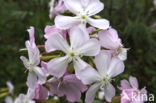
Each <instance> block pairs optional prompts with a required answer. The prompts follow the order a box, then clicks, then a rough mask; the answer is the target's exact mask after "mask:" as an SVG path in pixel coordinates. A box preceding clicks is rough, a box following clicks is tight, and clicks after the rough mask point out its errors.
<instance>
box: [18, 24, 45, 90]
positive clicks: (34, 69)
mask: <svg viewBox="0 0 156 103" xmlns="http://www.w3.org/2000/svg"><path fill="white" fill-rule="evenodd" d="M28 31H29V35H30V41H29V40H28V41H26V43H25V45H26V48H27V50H28V57H29V60H28V59H27V58H26V57H24V56H21V57H20V59H21V60H22V61H23V63H24V66H25V67H26V68H27V70H29V74H28V78H27V86H28V87H30V88H31V89H35V88H36V86H37V81H38V80H39V81H40V83H41V84H43V83H45V81H46V77H45V75H44V72H43V70H42V68H40V67H39V66H38V65H39V64H40V52H39V50H38V48H37V47H36V44H35V42H34V36H32V35H34V28H33V27H32V28H31V29H29V30H28Z"/></svg>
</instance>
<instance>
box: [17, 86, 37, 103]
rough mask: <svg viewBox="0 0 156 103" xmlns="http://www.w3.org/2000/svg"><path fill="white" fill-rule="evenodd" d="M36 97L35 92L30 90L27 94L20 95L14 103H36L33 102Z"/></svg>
mask: <svg viewBox="0 0 156 103" xmlns="http://www.w3.org/2000/svg"><path fill="white" fill-rule="evenodd" d="M33 97H34V91H33V90H31V89H30V88H29V89H28V92H27V94H26V95H25V94H20V95H19V96H18V97H17V98H16V99H15V102H14V103H35V101H34V100H32V99H33Z"/></svg>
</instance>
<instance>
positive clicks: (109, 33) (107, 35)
mask: <svg viewBox="0 0 156 103" xmlns="http://www.w3.org/2000/svg"><path fill="white" fill-rule="evenodd" d="M98 35H99V39H100V43H101V45H102V46H103V47H104V48H107V49H117V48H119V46H122V44H121V40H120V39H119V37H118V33H117V31H116V30H115V29H112V28H109V29H108V30H103V31H100V32H99V33H98Z"/></svg>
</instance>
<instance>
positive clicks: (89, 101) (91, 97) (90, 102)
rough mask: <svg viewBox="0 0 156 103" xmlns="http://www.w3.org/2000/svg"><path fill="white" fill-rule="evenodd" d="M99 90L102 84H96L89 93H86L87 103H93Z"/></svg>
mask: <svg viewBox="0 0 156 103" xmlns="http://www.w3.org/2000/svg"><path fill="white" fill-rule="evenodd" d="M99 88H100V84H98V83H95V84H93V85H92V86H91V87H90V88H89V89H88V91H87V93H86V99H85V102H86V103H93V100H94V98H95V95H96V92H97V90H98V89H99Z"/></svg>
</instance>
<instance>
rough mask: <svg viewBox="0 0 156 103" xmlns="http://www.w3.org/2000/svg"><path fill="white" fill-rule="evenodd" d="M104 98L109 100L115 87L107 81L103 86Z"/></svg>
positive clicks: (113, 94) (113, 93)
mask: <svg viewBox="0 0 156 103" xmlns="http://www.w3.org/2000/svg"><path fill="white" fill-rule="evenodd" d="M104 92H105V98H106V100H107V101H108V102H111V100H112V98H113V97H114V96H115V88H114V87H113V85H112V84H111V83H109V82H108V83H107V85H106V86H105V88H104Z"/></svg>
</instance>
